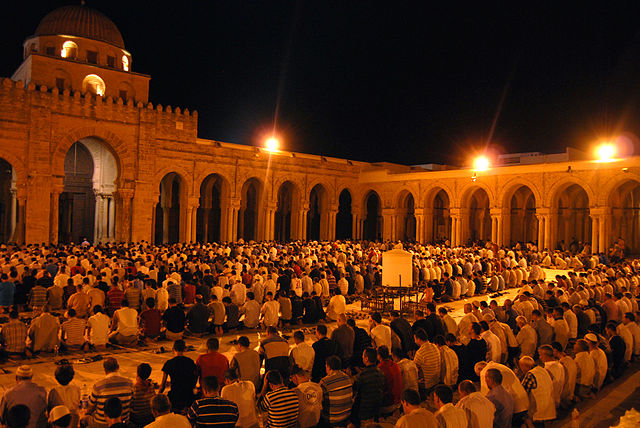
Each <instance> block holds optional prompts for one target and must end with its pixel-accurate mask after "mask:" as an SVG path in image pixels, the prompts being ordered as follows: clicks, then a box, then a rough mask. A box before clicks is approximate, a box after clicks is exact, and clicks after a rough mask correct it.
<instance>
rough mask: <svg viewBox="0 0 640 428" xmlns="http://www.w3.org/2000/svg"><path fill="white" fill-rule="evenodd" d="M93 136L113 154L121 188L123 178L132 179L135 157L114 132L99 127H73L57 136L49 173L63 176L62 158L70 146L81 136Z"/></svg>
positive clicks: (81, 137)
mask: <svg viewBox="0 0 640 428" xmlns="http://www.w3.org/2000/svg"><path fill="white" fill-rule="evenodd" d="M88 137H94V138H97V139H99V140H101V142H102V143H103V144H104V146H105V147H106V148H107V149H108V150H109V151H110V152H111V153H112V154H113V156H114V157H115V159H116V164H117V166H118V178H117V182H118V188H122V186H121V184H122V181H124V180H123V179H124V178H125V177H126V178H128V179H133V171H134V170H135V159H134V156H133V153H132V151H131V150H129V148H128V147H127V145H126V144H125V142H124V141H122V139H121V138H120V137H118V136H117V135H116V134H114V133H113V132H111V131H108V130H106V129H104V128H99V127H83V128H78V129H74V130H72V131H70V132H68V133H66V134H65V135H64V136H62V137H61V138H59V139H58V140H57V141H56V143H55V145H54V149H53V152H52V154H51V174H53V175H54V176H59V177H64V159H65V157H66V156H67V152H68V151H69V149H70V148H71V146H72V145H73V144H74V143H76V142H77V141H80V140H81V139H83V138H88Z"/></svg>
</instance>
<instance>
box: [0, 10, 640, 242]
mask: <svg viewBox="0 0 640 428" xmlns="http://www.w3.org/2000/svg"><path fill="white" fill-rule="evenodd" d="M132 67H133V58H132V55H131V53H129V52H128V51H127V50H126V49H125V44H124V41H123V39H122V36H121V34H120V32H119V31H118V29H117V27H116V26H115V24H114V23H113V22H112V21H110V20H109V19H108V18H107V17H106V16H104V15H103V14H101V13H100V12H97V11H95V10H92V9H90V8H88V7H86V6H65V7H62V8H59V9H56V10H54V11H53V12H51V13H49V14H48V15H47V16H45V17H44V18H43V20H42V21H41V22H40V24H39V25H38V27H37V28H36V31H35V33H34V35H33V36H30V37H28V38H27V39H26V40H25V42H24V61H23V63H22V64H21V65H20V66H19V67H18V69H17V71H16V72H15V73H14V75H13V76H12V77H11V78H5V79H2V80H1V81H0V166H1V167H2V169H1V173H0V241H2V242H18V243H39V242H70V241H74V242H77V241H78V240H80V239H82V238H83V237H84V238H87V239H88V240H89V241H92V242H100V241H102V242H104V241H109V240H117V241H140V240H147V241H150V242H155V243H163V242H176V241H181V242H193V241H200V242H206V241H214V240H215V241H218V240H220V241H233V240H236V239H239V238H244V239H245V240H246V239H256V240H273V239H277V240H289V239H334V238H355V239H394V240H396V239H403V240H414V239H415V240H417V241H421V242H431V241H435V240H441V239H450V240H451V242H452V243H453V244H462V243H466V242H468V241H469V240H475V239H490V240H492V241H495V242H497V243H499V244H510V243H513V242H515V241H532V242H537V243H539V244H540V245H541V246H544V247H548V248H551V247H555V246H556V245H557V244H558V242H560V241H565V242H568V241H570V240H571V239H573V238H574V237H575V238H576V239H578V240H581V241H586V242H591V243H592V244H593V249H594V250H597V251H604V250H605V248H607V247H608V246H609V245H611V244H612V242H613V241H614V240H616V239H618V238H619V237H621V238H622V239H624V240H625V241H626V245H627V246H628V247H629V248H630V249H631V250H632V251H633V252H637V251H639V250H640V215H639V212H640V157H629V158H625V159H620V160H615V161H613V162H608V163H600V162H596V161H593V160H590V159H589V156H587V155H586V154H584V153H581V152H578V151H575V150H571V149H569V150H567V151H566V152H565V153H560V154H556V155H544V154H540V153H533V154H522V156H521V157H514V156H511V157H510V158H509V163H508V164H507V162H504V163H503V165H502V166H500V165H497V166H495V167H493V168H490V169H489V170H488V171H484V172H477V173H474V172H473V171H471V170H470V169H451V168H431V169H429V168H427V167H409V166H403V165H395V164H388V163H364V162H357V161H352V160H346V159H336V158H330V157H326V156H316V155H308V154H302V153H291V152H273V153H272V152H268V151H266V150H264V149H261V148H257V147H251V146H245V145H240V144H230V143H224V142H219V141H214V140H206V139H202V138H198V132H197V131H198V115H197V112H196V111H189V110H187V109H184V110H183V109H180V108H178V107H170V106H161V105H154V104H152V103H150V102H149V99H148V98H149V94H148V92H149V90H148V88H149V76H147V75H144V74H139V73H136V72H134V71H132V70H133V68H132ZM514 160H515V161H514Z"/></svg>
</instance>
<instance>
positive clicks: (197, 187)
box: [193, 169, 233, 197]
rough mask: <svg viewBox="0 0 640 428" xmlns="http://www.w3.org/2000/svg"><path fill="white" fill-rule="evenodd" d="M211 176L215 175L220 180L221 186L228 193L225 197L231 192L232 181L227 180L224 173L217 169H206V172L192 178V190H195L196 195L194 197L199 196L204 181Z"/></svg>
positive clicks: (227, 177)
mask: <svg viewBox="0 0 640 428" xmlns="http://www.w3.org/2000/svg"><path fill="white" fill-rule="evenodd" d="M213 175H217V176H218V177H220V179H221V180H222V184H223V186H226V190H227V191H228V195H227V197H228V196H229V195H230V194H231V192H232V190H233V185H232V183H233V181H232V180H231V179H230V178H229V176H228V175H227V173H226V171H224V170H219V169H207V170H206V171H203V172H201V173H200V174H198V175H197V176H196V177H194V180H193V181H194V186H193V188H194V190H197V194H196V195H195V196H197V197H199V196H200V189H201V188H202V185H203V184H204V181H205V180H207V179H208V178H209V177H211V176H213Z"/></svg>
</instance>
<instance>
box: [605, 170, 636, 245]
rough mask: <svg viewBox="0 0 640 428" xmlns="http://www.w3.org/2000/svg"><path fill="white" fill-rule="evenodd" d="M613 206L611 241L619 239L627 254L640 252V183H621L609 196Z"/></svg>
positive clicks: (607, 243)
mask: <svg viewBox="0 0 640 428" xmlns="http://www.w3.org/2000/svg"><path fill="white" fill-rule="evenodd" d="M609 205H610V206H611V228H610V233H611V234H610V237H611V240H610V242H605V248H608V247H609V246H611V244H612V243H613V241H617V243H618V245H621V246H622V247H623V248H624V249H625V252H626V253H627V254H640V183H638V182H637V181H634V180H629V181H625V182H624V183H622V184H620V185H619V186H618V187H617V188H616V189H615V190H614V191H613V192H611V196H610V197H609Z"/></svg>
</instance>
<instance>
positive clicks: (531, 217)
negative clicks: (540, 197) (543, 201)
mask: <svg viewBox="0 0 640 428" xmlns="http://www.w3.org/2000/svg"><path fill="white" fill-rule="evenodd" d="M509 207H510V211H509V214H510V222H509V230H510V236H511V244H515V243H516V242H520V243H524V242H537V241H538V220H537V219H536V198H535V196H534V195H533V192H532V191H531V189H530V188H529V187H527V186H520V187H518V189H517V190H516V191H515V192H514V193H513V196H511V200H510V202H509Z"/></svg>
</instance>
